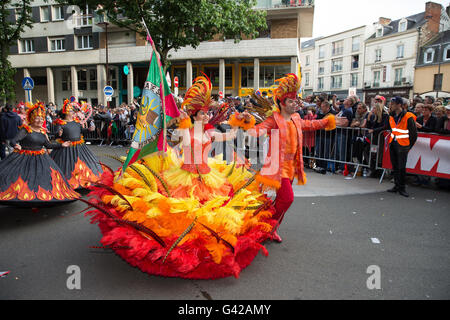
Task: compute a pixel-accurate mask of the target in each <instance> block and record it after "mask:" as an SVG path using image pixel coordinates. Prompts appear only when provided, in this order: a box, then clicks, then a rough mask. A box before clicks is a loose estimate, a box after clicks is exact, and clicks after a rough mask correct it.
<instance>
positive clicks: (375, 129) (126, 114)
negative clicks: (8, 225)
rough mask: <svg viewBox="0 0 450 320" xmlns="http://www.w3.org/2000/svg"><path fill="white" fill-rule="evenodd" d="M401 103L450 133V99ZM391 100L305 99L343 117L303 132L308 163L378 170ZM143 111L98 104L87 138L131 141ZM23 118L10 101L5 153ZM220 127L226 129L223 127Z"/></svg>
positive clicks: (313, 112)
mask: <svg viewBox="0 0 450 320" xmlns="http://www.w3.org/2000/svg"><path fill="white" fill-rule="evenodd" d="M262 96H263V97H265V98H268V99H270V96H269V95H268V94H267V92H263V93H262ZM215 99H216V101H218V103H217V106H220V105H221V104H222V103H228V105H229V106H231V107H232V109H233V111H237V112H243V111H244V110H246V109H247V108H252V107H255V106H258V102H257V101H256V100H255V99H253V98H252V97H251V96H247V97H225V98H223V99H220V98H219V97H217V96H216V97H215ZM175 101H176V102H177V105H178V106H179V107H180V106H181V104H182V102H183V95H180V96H177V97H175ZM402 103H403V107H404V109H405V110H408V111H410V112H413V113H414V114H415V115H416V116H417V122H416V125H417V128H418V130H419V131H422V132H434V133H438V134H450V121H449V120H450V105H447V106H444V105H443V103H442V100H441V99H438V100H437V101H435V99H433V98H432V97H426V98H425V99H422V98H420V97H415V98H414V99H412V100H409V99H403V100H402ZM389 104H390V101H387V100H386V98H385V97H383V96H376V97H375V99H374V100H373V103H372V104H371V105H366V104H365V103H364V102H362V101H360V99H359V98H358V97H357V96H348V97H347V98H346V99H338V98H337V96H336V95H333V96H329V95H328V94H325V93H322V94H319V95H316V96H307V97H304V99H300V104H299V105H300V108H299V110H298V113H299V115H300V116H301V118H302V119H305V120H314V119H322V118H324V117H325V116H327V115H328V114H332V115H335V116H336V118H337V119H338V128H337V129H336V130H333V131H331V132H325V131H320V132H316V133H309V132H305V133H304V136H303V146H304V156H305V157H306V158H305V164H306V166H308V167H310V168H313V169H315V170H316V171H317V172H319V173H322V174H326V173H327V172H331V173H338V174H342V173H344V174H346V171H348V168H347V165H346V164H347V163H360V164H362V163H366V164H367V163H370V166H371V168H370V170H366V168H365V169H364V170H363V172H362V174H363V175H369V174H370V175H371V176H376V175H377V172H376V168H375V166H376V159H375V157H376V154H377V153H378V154H382V147H383V139H380V133H381V132H382V131H384V130H387V129H388V128H389ZM61 107H62V106H57V105H55V104H53V103H49V104H48V105H47V117H46V126H47V129H48V132H49V135H53V134H55V132H53V128H54V127H56V126H53V122H54V121H55V119H56V118H58V117H61V114H60V111H61ZM138 111H139V103H138V100H137V99H134V101H133V103H131V104H126V103H122V104H121V105H119V106H118V107H109V106H104V105H98V106H93V108H92V114H91V115H90V118H89V120H88V121H87V126H86V128H85V130H84V132H83V134H84V137H85V140H89V141H91V143H99V144H100V145H107V144H108V145H113V144H115V145H128V144H129V143H131V139H132V136H133V133H134V131H135V127H136V119H137V114H138ZM22 123H26V106H25V105H24V104H18V105H17V106H15V107H13V106H11V105H6V106H4V107H3V108H2V110H1V113H0V139H1V142H2V143H1V146H0V158H3V157H4V156H5V149H6V148H7V147H6V146H7V141H8V140H9V139H12V138H13V137H14V135H15V134H16V133H17V130H18V129H17V128H18V126H19V125H21V124H22ZM218 130H222V131H223V130H225V129H224V128H218ZM370 146H372V147H374V146H375V148H378V150H376V151H377V152H374V150H369V147H370ZM314 159H316V160H314ZM323 159H332V160H334V161H329V160H327V161H325V160H323ZM380 159H381V157H378V160H379V161H380ZM369 160H370V161H369ZM378 174H379V173H378Z"/></svg>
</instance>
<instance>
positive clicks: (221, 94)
mask: <svg viewBox="0 0 450 320" xmlns="http://www.w3.org/2000/svg"><path fill="white" fill-rule="evenodd" d="M223 97H224V95H223V92H222V91H219V98H220V99H223Z"/></svg>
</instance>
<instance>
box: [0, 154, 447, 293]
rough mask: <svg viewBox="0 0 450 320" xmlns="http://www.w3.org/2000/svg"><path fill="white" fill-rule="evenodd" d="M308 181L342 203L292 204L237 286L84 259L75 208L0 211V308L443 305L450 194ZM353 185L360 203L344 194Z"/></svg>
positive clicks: (92, 228)
mask: <svg viewBox="0 0 450 320" xmlns="http://www.w3.org/2000/svg"><path fill="white" fill-rule="evenodd" d="M92 149H93V150H94V151H95V152H96V153H97V154H102V153H104V152H108V153H111V152H114V153H116V154H123V152H124V149H109V148H98V147H92ZM102 160H103V161H104V162H106V163H107V164H109V165H113V166H117V164H116V163H115V162H114V160H110V159H105V158H102ZM308 178H309V183H310V184H309V189H310V191H311V192H314V193H313V194H319V193H320V192H321V190H322V189H327V188H328V187H329V186H330V185H332V186H334V187H335V188H334V189H336V190H348V191H347V194H346V193H345V192H344V194H341V193H342V191H340V193H339V194H338V195H335V196H332V195H331V194H324V195H327V196H325V197H323V196H308V195H306V196H304V197H296V199H295V202H294V204H293V206H292V208H291V210H290V211H289V212H288V215H287V216H286V219H285V221H284V222H283V225H282V226H281V228H280V235H281V236H282V237H283V240H284V242H283V243H282V244H275V243H268V244H267V246H266V247H267V249H268V250H269V257H264V256H262V255H260V256H258V257H257V258H256V259H255V261H254V262H253V263H252V265H251V266H250V267H248V268H247V269H246V270H244V271H243V272H242V273H241V276H240V278H239V279H235V278H227V279H220V280H214V281H192V280H181V279H169V278H161V277H154V276H149V275H147V274H144V273H142V272H141V271H140V270H138V269H136V268H133V267H131V266H129V265H128V264H127V263H126V262H124V261H123V260H122V259H121V258H120V257H118V256H116V255H115V254H114V253H111V252H106V251H102V250H96V249H90V248H89V247H90V246H95V245H99V240H100V238H101V234H100V231H99V229H98V227H97V226H96V225H91V224H89V220H88V218H85V217H84V216H83V215H82V214H78V215H75V213H77V212H79V211H81V210H83V209H84V208H85V205H84V204H82V203H80V202H75V203H72V204H69V205H66V206H62V207H55V208H47V209H41V210H40V211H39V212H35V213H34V212H31V211H30V210H28V209H16V208H8V207H4V206H0V217H1V223H0V272H1V271H11V272H10V274H8V275H7V276H6V277H4V278H0V299H170V300H172V299H181V300H186V299H187V300H191V299H193V300H205V299H214V300H221V299H258V300H259V299H260V300H278V299H287V300H296V299H449V298H450V255H449V252H450V238H449V233H448V230H449V229H450V216H449V213H450V197H449V192H446V191H439V190H434V189H425V188H413V187H411V188H409V191H410V192H411V195H412V197H411V198H409V199H405V198H402V197H399V196H396V195H392V194H388V193H386V192H379V189H378V188H379V185H378V181H376V180H371V179H360V180H359V181H358V182H355V181H346V180H344V179H342V178H340V177H328V178H329V179H331V180H329V181H328V182H327V181H325V184H323V179H325V176H321V175H317V174H315V173H310V174H309V175H308ZM364 181H366V182H364ZM352 183H359V184H363V185H364V186H365V188H367V192H368V193H367V192H364V193H363V194H357V195H355V194H351V187H353V186H354V185H352ZM313 186H317V188H312V187H313ZM389 186H390V184H389V183H388V182H386V183H385V185H384V186H383V187H384V188H383V190H384V189H386V187H389ZM370 188H374V189H373V190H372V192H370ZM349 193H350V194H349ZM372 238H373V239H372ZM374 241H375V242H379V243H374ZM71 265H76V266H79V268H80V270H81V290H69V289H67V286H66V282H67V279H68V277H69V276H70V274H68V273H67V268H68V267H69V266H71ZM370 266H378V267H379V271H380V276H381V277H380V285H381V289H379V290H378V289H373V290H369V289H368V288H367V280H368V278H369V277H370V276H371V274H368V273H367V269H368V267H370Z"/></svg>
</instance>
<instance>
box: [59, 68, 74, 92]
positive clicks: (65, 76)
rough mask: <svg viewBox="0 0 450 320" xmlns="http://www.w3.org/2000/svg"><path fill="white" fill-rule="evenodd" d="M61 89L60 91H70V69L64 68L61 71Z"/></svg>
mask: <svg viewBox="0 0 450 320" xmlns="http://www.w3.org/2000/svg"><path fill="white" fill-rule="evenodd" d="M61 89H62V91H70V90H72V86H71V82H70V71H68V70H64V71H62V72H61Z"/></svg>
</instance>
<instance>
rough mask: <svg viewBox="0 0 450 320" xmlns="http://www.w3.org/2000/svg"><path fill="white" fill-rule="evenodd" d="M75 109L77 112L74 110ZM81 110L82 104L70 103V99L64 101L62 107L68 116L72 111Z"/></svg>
mask: <svg viewBox="0 0 450 320" xmlns="http://www.w3.org/2000/svg"><path fill="white" fill-rule="evenodd" d="M74 108H75V110H74ZM79 108H80V104H79V103H78V102H76V101H75V102H70V101H69V99H66V100H64V104H63V107H62V113H63V114H68V113H69V112H70V111H71V110H74V111H77V110H78V109H79Z"/></svg>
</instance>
